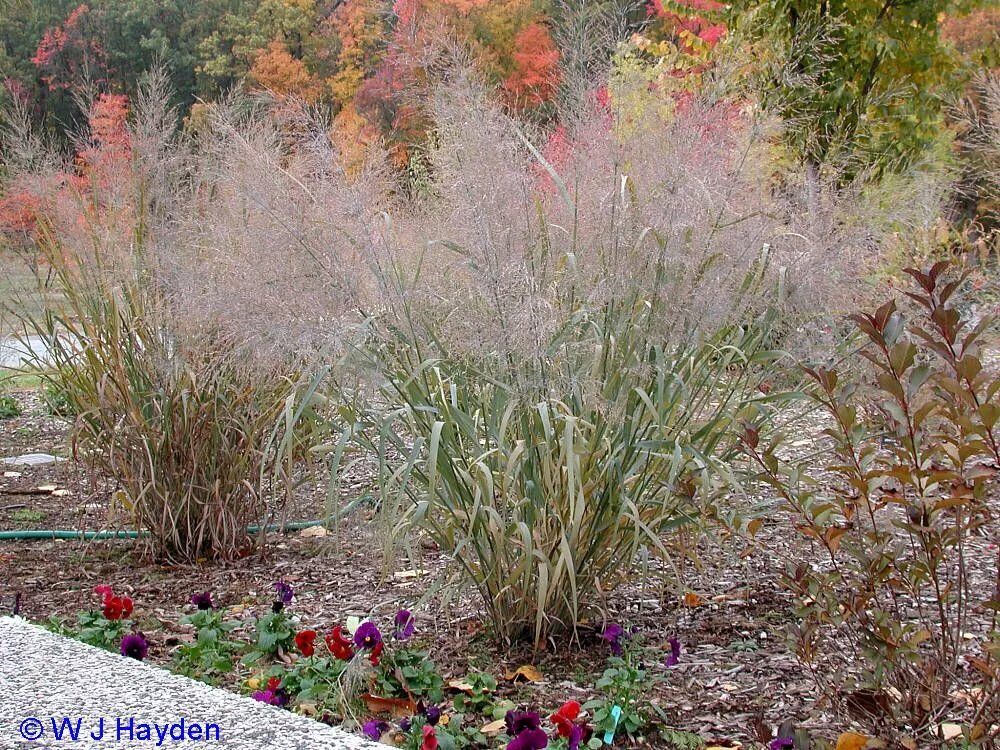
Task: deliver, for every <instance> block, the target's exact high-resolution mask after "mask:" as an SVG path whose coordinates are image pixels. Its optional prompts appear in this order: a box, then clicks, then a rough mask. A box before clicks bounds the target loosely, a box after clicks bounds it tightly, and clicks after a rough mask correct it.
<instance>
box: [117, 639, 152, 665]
mask: <svg viewBox="0 0 1000 750" xmlns="http://www.w3.org/2000/svg"><path fill="white" fill-rule="evenodd" d="M121 652H122V656H127V657H129V658H130V659H138V660H139V661H142V660H143V659H145V658H146V654H147V653H148V652H149V644H148V643H146V637H145V636H144V635H143V634H142V633H129V634H128V635H127V636H125V637H124V638H122V644H121Z"/></svg>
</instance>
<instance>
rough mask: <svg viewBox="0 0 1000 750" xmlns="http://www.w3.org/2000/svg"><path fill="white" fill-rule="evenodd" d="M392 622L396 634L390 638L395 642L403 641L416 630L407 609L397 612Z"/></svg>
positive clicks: (411, 615)
mask: <svg viewBox="0 0 1000 750" xmlns="http://www.w3.org/2000/svg"><path fill="white" fill-rule="evenodd" d="M392 622H393V624H394V625H395V626H396V632H394V633H393V634H392V637H393V638H395V639H396V640H397V641H405V640H406V639H407V638H409V637H410V636H411V635H413V631H414V630H416V625H415V624H414V622H413V614H412V613H411V612H410V611H409V610H408V609H401V610H399V612H397V613H396V617H395V619H394V620H393V621H392Z"/></svg>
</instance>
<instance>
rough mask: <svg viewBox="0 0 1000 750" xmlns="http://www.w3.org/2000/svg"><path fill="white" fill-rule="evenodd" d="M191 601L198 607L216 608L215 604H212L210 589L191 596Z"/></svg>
mask: <svg viewBox="0 0 1000 750" xmlns="http://www.w3.org/2000/svg"><path fill="white" fill-rule="evenodd" d="M191 603H192V604H193V605H194V606H196V607H197V608H198V609H215V605H214V604H212V594H211V592H209V591H203V592H202V593H200V594H195V595H194V596H192V597H191Z"/></svg>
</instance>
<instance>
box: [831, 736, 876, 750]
mask: <svg viewBox="0 0 1000 750" xmlns="http://www.w3.org/2000/svg"><path fill="white" fill-rule="evenodd" d="M868 739H869V738H868V735H865V734H858V733H857V732H844V733H843V734H842V735H840V736H839V737H838V738H837V750H865V748H866V747H867V746H868Z"/></svg>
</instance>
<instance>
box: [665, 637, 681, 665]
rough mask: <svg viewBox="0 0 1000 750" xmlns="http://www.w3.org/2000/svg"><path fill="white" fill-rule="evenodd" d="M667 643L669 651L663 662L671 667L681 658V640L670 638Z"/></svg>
mask: <svg viewBox="0 0 1000 750" xmlns="http://www.w3.org/2000/svg"><path fill="white" fill-rule="evenodd" d="M667 643H669V644H670V653H669V654H667V658H666V660H665V661H664V662H663V663H664V664H665V665H666V666H668V667H673V666H676V664H677V662H679V661H680V660H681V642H680V640H678V639H677V638H671V639H670V640H669V641H667Z"/></svg>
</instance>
